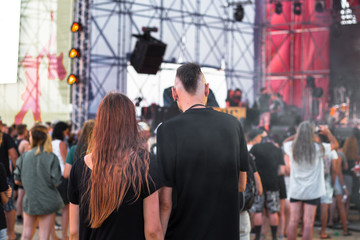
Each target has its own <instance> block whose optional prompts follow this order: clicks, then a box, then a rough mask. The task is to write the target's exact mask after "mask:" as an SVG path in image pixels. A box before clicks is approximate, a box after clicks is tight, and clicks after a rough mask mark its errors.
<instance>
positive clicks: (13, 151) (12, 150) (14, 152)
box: [9, 148, 18, 166]
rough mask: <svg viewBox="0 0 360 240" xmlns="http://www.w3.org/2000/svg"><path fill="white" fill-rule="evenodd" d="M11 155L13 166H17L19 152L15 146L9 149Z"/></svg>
mask: <svg viewBox="0 0 360 240" xmlns="http://www.w3.org/2000/svg"><path fill="white" fill-rule="evenodd" d="M9 157H10V158H11V162H12V164H13V166H16V160H17V158H18V154H17V152H16V150H15V148H10V149H9Z"/></svg>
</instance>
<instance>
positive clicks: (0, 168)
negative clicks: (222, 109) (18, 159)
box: [0, 163, 9, 192]
mask: <svg viewBox="0 0 360 240" xmlns="http://www.w3.org/2000/svg"><path fill="white" fill-rule="evenodd" d="M8 188H9V187H8V185H7V182H6V170H5V167H4V165H3V164H2V163H0V192H5V191H6V190H8Z"/></svg>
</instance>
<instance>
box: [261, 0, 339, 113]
mask: <svg viewBox="0 0 360 240" xmlns="http://www.w3.org/2000/svg"><path fill="white" fill-rule="evenodd" d="M259 2H261V3H259V9H258V11H257V13H258V16H259V19H260V21H261V22H259V23H258V24H259V25H260V26H262V27H261V28H262V30H261V31H259V32H258V37H259V39H262V41H261V46H259V48H258V49H257V50H258V54H257V65H258V66H261V68H259V72H258V76H259V77H260V79H261V85H263V86H265V85H268V84H267V82H269V81H271V80H286V81H284V83H283V84H282V86H281V87H280V90H279V91H281V90H282V89H283V88H284V87H285V86H286V85H288V84H289V85H290V95H291V96H292V95H293V93H294V92H295V91H302V92H303V99H304V101H303V110H304V112H303V116H305V117H309V116H308V115H309V114H311V113H309V111H311V109H309V107H308V105H310V103H309V102H307V101H306V99H307V98H308V97H309V92H307V90H306V89H305V87H304V88H303V89H295V87H294V83H295V82H296V81H301V86H305V82H306V76H313V77H315V78H323V79H324V78H327V79H329V74H330V69H329V63H328V59H324V56H323V52H324V51H327V50H328V49H327V48H328V47H329V41H330V38H329V39H327V41H326V42H322V43H321V44H320V43H319V42H317V41H316V40H315V37H314V35H316V34H317V33H319V32H328V31H329V29H330V25H331V23H332V21H333V18H332V15H333V12H332V10H331V9H332V6H330V2H332V1H327V0H326V1H324V2H326V5H325V6H327V7H326V8H325V9H324V12H323V13H320V14H319V13H317V12H316V11H315V8H314V4H315V1H308V0H299V1H298V2H300V3H301V9H302V11H301V14H300V15H299V16H297V15H295V14H294V12H293V3H294V1H291V0H279V1H268V0H261V1H259ZM278 2H280V3H282V4H286V3H287V4H291V8H285V9H287V10H289V11H290V17H289V16H288V15H287V14H289V12H287V14H285V13H284V12H282V13H281V14H277V15H278V16H277V17H279V18H281V21H282V23H280V24H271V19H272V18H273V17H274V16H276V13H275V11H274V10H269V9H273V8H274V4H276V3H278ZM283 9H284V8H283ZM305 9H313V10H312V12H311V13H309V14H304V12H305ZM283 11H285V10H283ZM299 17H300V18H301V21H299ZM295 19H296V21H295ZM299 26H300V27H299ZM299 34H300V36H301V40H300V42H301V43H300V47H301V67H300V70H296V69H295V62H294V59H295V58H294V56H295V52H294V48H295V35H299ZM305 34H308V35H309V36H310V39H311V43H312V44H313V45H314V46H315V54H314V57H313V59H312V62H311V63H310V64H308V65H307V66H304V57H305V56H307V54H308V53H307V50H308V48H307V47H308V46H307V44H306V42H305V41H304V36H305ZM274 36H283V38H282V40H280V41H279V42H280V43H279V42H277V43H275V42H274V41H273V37H274ZM287 42H289V48H290V55H289V56H288V57H289V58H287V59H285V58H284V56H282V55H281V54H280V49H281V48H282V47H284V44H286V43H287ZM297 46H299V45H297ZM274 58H278V59H279V60H280V62H281V65H282V70H281V71H279V70H277V71H276V72H274V71H272V69H270V67H269V66H271V65H270V62H271V60H272V59H274ZM289 59H290V63H289V64H287V62H288V61H289ZM315 62H317V64H318V66H317V67H316V69H312V66H313V65H314V63H315ZM288 104H293V102H289V103H288Z"/></svg>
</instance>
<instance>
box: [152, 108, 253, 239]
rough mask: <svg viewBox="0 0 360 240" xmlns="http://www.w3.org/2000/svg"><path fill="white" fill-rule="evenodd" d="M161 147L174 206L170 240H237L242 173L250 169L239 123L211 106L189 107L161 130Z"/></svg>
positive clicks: (159, 151)
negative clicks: (240, 178) (240, 175)
mask: <svg viewBox="0 0 360 240" xmlns="http://www.w3.org/2000/svg"><path fill="white" fill-rule="evenodd" d="M157 146H158V147H157V156H158V160H159V164H160V166H161V169H162V173H163V178H164V185H165V186H168V187H172V189H173V192H174V194H173V202H175V204H173V210H172V213H171V216H170V220H169V225H168V229H167V232H166V239H181V240H184V239H207V240H211V239H238V238H239V212H240V209H239V192H238V191H239V189H238V187H239V172H240V171H244V172H245V171H247V170H248V151H247V147H246V142H245V138H244V134H243V130H242V127H241V125H240V123H239V121H238V120H237V119H236V118H234V117H233V116H230V115H228V114H224V113H220V112H217V111H215V110H213V109H211V108H200V109H189V110H187V111H186V112H184V113H182V114H181V115H179V116H177V117H175V118H173V119H170V120H169V121H166V122H164V123H163V124H162V125H161V126H160V127H159V128H158V132H157ZM174 205H175V206H174Z"/></svg>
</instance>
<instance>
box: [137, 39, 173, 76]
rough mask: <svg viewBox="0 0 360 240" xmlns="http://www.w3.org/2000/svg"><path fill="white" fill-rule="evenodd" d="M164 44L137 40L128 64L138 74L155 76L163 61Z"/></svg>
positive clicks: (151, 40) (155, 41)
mask: <svg viewBox="0 0 360 240" xmlns="http://www.w3.org/2000/svg"><path fill="white" fill-rule="evenodd" d="M165 49H166V44H165V43H163V42H161V41H159V40H156V39H153V38H150V39H139V40H138V41H137V42H136V45H135V49H134V51H133V53H132V55H131V59H130V63H131V65H132V66H133V67H134V68H135V70H136V72H138V73H147V74H156V73H157V71H158V70H159V68H160V65H161V63H162V61H163V56H164V53H165Z"/></svg>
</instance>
